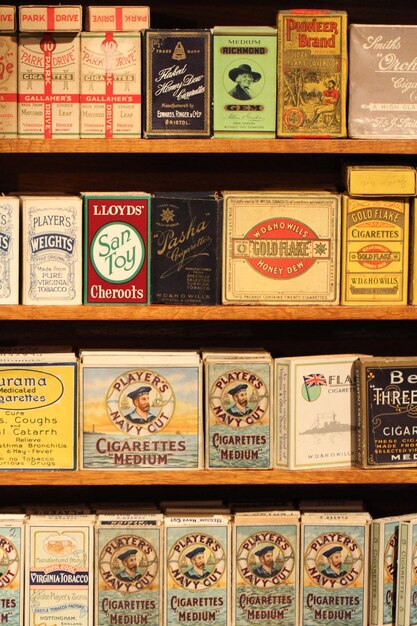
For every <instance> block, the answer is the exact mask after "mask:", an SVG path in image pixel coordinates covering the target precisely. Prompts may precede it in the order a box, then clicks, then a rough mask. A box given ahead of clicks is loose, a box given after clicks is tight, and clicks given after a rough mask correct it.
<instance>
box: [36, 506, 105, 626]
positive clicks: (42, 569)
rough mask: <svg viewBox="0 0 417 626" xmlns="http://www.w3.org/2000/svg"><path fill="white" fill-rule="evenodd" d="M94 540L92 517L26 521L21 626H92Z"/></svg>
mask: <svg viewBox="0 0 417 626" xmlns="http://www.w3.org/2000/svg"><path fill="white" fill-rule="evenodd" d="M93 540H94V517H93V516H90V515H78V516H74V517H73V516H68V515H56V516H54V515H50V516H44V517H43V516H32V517H31V518H30V519H29V522H28V524H27V533H26V542H27V568H26V575H25V580H26V596H25V624H27V625H28V626H35V625H37V624H39V623H48V621H49V619H48V618H50V617H51V615H53V620H54V624H57V625H59V626H70V625H71V624H72V625H74V624H76V625H77V626H93V581H94V566H93V559H94V552H93Z"/></svg>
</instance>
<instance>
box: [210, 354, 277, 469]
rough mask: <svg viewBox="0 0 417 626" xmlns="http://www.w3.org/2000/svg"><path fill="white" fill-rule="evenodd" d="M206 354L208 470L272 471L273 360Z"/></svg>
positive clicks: (246, 355)
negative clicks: (241, 469) (248, 469)
mask: <svg viewBox="0 0 417 626" xmlns="http://www.w3.org/2000/svg"><path fill="white" fill-rule="evenodd" d="M262 357H263V358H258V359H256V360H254V359H251V354H250V353H249V354H245V353H242V354H240V355H235V356H234V357H233V356H229V358H224V357H223V358H220V357H216V356H215V355H209V354H208V355H204V354H203V360H204V375H205V376H204V377H205V430H206V467H208V468H219V467H221V468H223V469H232V470H234V469H236V468H238V467H246V468H258V469H268V468H270V467H271V466H272V454H273V428H272V427H273V415H272V406H273V402H272V376H273V367H272V359H271V355H270V354H268V353H266V352H264V353H263V354H262Z"/></svg>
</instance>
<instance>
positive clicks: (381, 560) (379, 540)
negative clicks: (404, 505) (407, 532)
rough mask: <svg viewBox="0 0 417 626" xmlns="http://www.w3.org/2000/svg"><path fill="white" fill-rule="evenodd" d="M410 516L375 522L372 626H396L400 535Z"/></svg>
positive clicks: (370, 616)
mask: <svg viewBox="0 0 417 626" xmlns="http://www.w3.org/2000/svg"><path fill="white" fill-rule="evenodd" d="M409 518H410V516H398V517H384V518H380V519H376V520H373V521H372V525H371V550H370V561H371V562H370V568H369V576H370V578H369V626H395V610H396V596H397V590H396V583H397V557H398V533H399V526H400V523H401V522H402V521H405V520H406V519H409Z"/></svg>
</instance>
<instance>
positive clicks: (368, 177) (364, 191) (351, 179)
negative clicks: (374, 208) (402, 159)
mask: <svg viewBox="0 0 417 626" xmlns="http://www.w3.org/2000/svg"><path fill="white" fill-rule="evenodd" d="M345 178H346V188H347V191H348V194H349V195H350V196H353V197H357V196H373V197H378V196H383V197H387V196H394V197H396V198H399V197H401V196H415V195H416V170H415V168H414V167H408V166H406V165H348V166H347V167H346V172H345Z"/></svg>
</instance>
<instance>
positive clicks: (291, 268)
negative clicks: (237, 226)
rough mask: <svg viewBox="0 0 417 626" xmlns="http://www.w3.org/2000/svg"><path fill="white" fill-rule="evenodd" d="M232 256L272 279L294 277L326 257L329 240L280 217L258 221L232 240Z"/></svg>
mask: <svg viewBox="0 0 417 626" xmlns="http://www.w3.org/2000/svg"><path fill="white" fill-rule="evenodd" d="M232 256H233V258H235V259H238V258H244V259H246V261H247V262H248V263H249V265H251V266H252V267H253V269H254V270H256V271H257V272H259V273H260V274H262V275H263V276H266V277H268V278H274V279H287V278H294V277H295V276H297V275H300V274H303V273H304V272H306V271H307V270H308V269H309V268H310V267H311V266H312V265H313V264H314V263H315V262H316V261H317V259H329V258H330V239H320V238H319V237H318V236H317V234H316V233H315V232H314V231H313V230H312V229H311V228H310V227H309V226H308V225H307V224H304V223H303V222H300V221H298V220H295V219H292V218H288V217H280V218H273V219H268V220H265V221H264V222H260V223H259V224H257V225H256V226H254V227H253V228H251V230H250V231H249V232H248V233H247V234H246V235H245V237H244V238H243V239H238V238H236V239H234V240H233V249H232Z"/></svg>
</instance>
